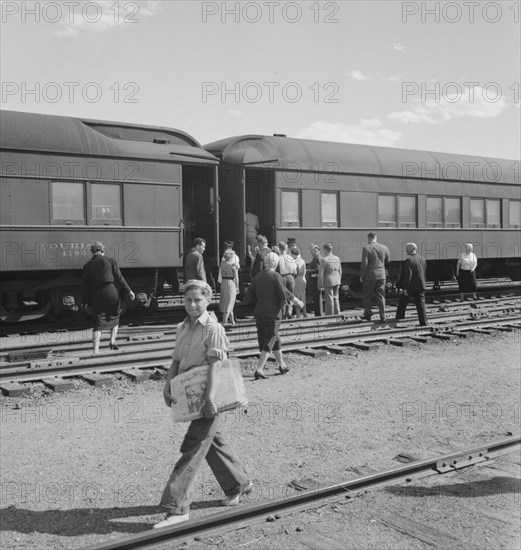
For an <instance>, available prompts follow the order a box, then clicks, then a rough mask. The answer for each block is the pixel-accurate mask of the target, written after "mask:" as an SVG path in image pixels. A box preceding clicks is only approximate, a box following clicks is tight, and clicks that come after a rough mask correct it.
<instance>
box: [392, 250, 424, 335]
mask: <svg viewBox="0 0 521 550" xmlns="http://www.w3.org/2000/svg"><path fill="white" fill-rule="evenodd" d="M417 250H418V247H417V246H416V244H415V243H407V244H406V245H405V251H406V252H407V258H406V259H405V261H404V262H403V264H402V267H401V270H400V277H399V278H398V283H397V285H396V286H397V287H398V288H401V289H402V290H403V293H402V294H401V295H400V299H399V300H398V309H397V310H396V320H397V321H398V320H400V319H404V318H405V310H406V309H407V304H408V303H409V298H413V299H414V303H415V304H416V311H417V312H418V320H419V321H420V325H421V326H422V327H424V326H426V325H427V314H426V312H425V289H426V285H425V271H426V269H427V262H426V261H425V258H423V257H422V256H419V255H418V254H416V251H417Z"/></svg>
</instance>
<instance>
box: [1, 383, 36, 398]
mask: <svg viewBox="0 0 521 550" xmlns="http://www.w3.org/2000/svg"><path fill="white" fill-rule="evenodd" d="M0 390H2V393H3V394H4V395H7V396H8V397H21V396H22V395H29V393H30V392H29V387H28V386H24V385H22V384H16V383H14V382H2V383H1V384H0Z"/></svg>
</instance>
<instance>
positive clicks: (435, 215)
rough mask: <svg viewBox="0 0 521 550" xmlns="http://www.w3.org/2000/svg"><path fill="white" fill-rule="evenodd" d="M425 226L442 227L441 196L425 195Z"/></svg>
mask: <svg viewBox="0 0 521 550" xmlns="http://www.w3.org/2000/svg"><path fill="white" fill-rule="evenodd" d="M427 227H443V198H442V197H427Z"/></svg>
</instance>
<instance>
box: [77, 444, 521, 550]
mask: <svg viewBox="0 0 521 550" xmlns="http://www.w3.org/2000/svg"><path fill="white" fill-rule="evenodd" d="M519 449H521V436H514V437H511V438H508V439H503V440H500V441H495V442H493V443H488V444H484V445H480V446H476V447H471V448H469V449H465V450H463V451H458V452H454V453H448V454H445V455H441V456H437V457H434V458H429V459H426V460H419V461H417V462H413V463H411V464H408V465H406V466H400V467H398V468H392V469H390V470H385V471H383V472H379V473H376V474H369V475H365V476H361V477H357V478H354V479H350V480H347V481H345V482H343V483H338V484H336V485H330V486H328V487H324V488H322V489H316V490H308V491H303V492H302V493H300V494H297V495H294V496H288V497H287V498H284V499H279V500H275V501H271V502H268V503H264V504H256V505H250V506H240V507H239V508H236V509H234V510H232V511H228V512H220V513H216V514H211V515H208V516H206V517H204V518H201V519H197V520H189V521H186V522H183V523H180V524H177V525H174V526H171V527H163V528H161V529H152V530H150V531H145V532H143V533H138V534H136V535H130V536H127V537H124V538H121V539H118V540H115V541H108V542H105V543H101V544H95V545H93V546H88V547H87V548H86V549H85V550H143V549H147V548H148V549H150V548H156V547H158V546H159V545H164V544H166V543H168V544H172V543H175V544H179V543H181V542H182V541H184V540H186V539H190V538H193V537H194V536H196V535H201V534H203V533H209V532H211V531H214V530H216V529H220V530H223V528H226V530H228V531H229V530H233V527H234V525H237V524H239V523H244V522H253V521H255V520H258V519H260V518H263V517H266V516H268V515H270V514H272V515H273V514H276V513H281V512H282V513H293V512H296V511H299V510H300V509H302V508H309V507H312V506H313V505H318V504H320V503H321V502H322V501H324V500H325V499H328V498H334V497H337V498H338V496H340V495H345V496H346V498H349V497H350V496H352V495H353V494H354V492H355V491H360V490H371V489H375V488H378V487H382V486H386V485H396V484H398V483H400V482H404V481H405V482H407V481H412V480H413V479H418V478H421V477H426V476H429V475H437V474H444V473H446V472H448V471H454V470H457V469H460V468H465V467H468V466H472V465H474V464H478V463H480V462H486V461H487V460H490V459H492V458H495V457H497V456H499V455H501V454H502V453H511V452H515V451H517V450H519Z"/></svg>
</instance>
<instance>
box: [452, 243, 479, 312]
mask: <svg viewBox="0 0 521 550" xmlns="http://www.w3.org/2000/svg"><path fill="white" fill-rule="evenodd" d="M473 250H474V247H473V246H472V244H471V243H466V244H465V252H463V253H462V254H461V256H460V257H459V259H458V263H457V265H456V279H458V286H459V291H460V297H461V301H462V302H463V300H464V299H465V294H472V298H473V299H474V300H476V299H477V298H476V290H477V289H478V287H477V284H476V267H477V265H478V258H477V257H476V255H475V254H474V252H473Z"/></svg>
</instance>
